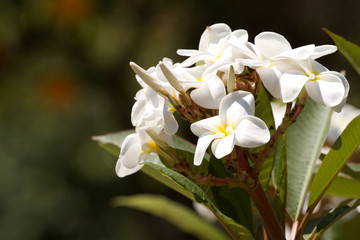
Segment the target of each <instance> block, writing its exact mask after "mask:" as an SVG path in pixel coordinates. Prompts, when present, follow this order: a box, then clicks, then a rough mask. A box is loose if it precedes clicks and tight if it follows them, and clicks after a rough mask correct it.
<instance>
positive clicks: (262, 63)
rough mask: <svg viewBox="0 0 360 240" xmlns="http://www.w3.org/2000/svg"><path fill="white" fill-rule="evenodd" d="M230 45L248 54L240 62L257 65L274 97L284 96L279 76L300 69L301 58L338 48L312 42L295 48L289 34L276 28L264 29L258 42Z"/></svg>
mask: <svg viewBox="0 0 360 240" xmlns="http://www.w3.org/2000/svg"><path fill="white" fill-rule="evenodd" d="M230 43H231V45H233V46H234V47H236V48H238V49H239V50H240V51H242V52H243V53H244V55H245V56H246V57H245V58H242V59H237V60H238V61H239V62H240V64H243V65H246V66H248V67H251V68H254V69H256V71H257V72H258V74H259V75H260V77H261V79H262V82H263V84H264V86H265V88H266V89H267V90H268V91H269V92H270V94H271V95H272V96H274V97H275V98H281V99H282V92H281V86H280V83H279V79H280V78H281V76H282V74H283V73H284V72H287V71H289V70H292V69H297V68H298V66H297V65H298V64H297V62H299V61H307V60H308V59H317V58H319V57H321V56H324V55H327V54H330V53H333V52H335V51H336V49H337V48H336V46H333V45H322V46H315V45H313V44H310V45H306V46H302V47H299V48H295V49H292V47H291V45H290V43H289V42H288V41H287V40H286V38H285V37H284V36H282V35H280V34H277V33H274V32H262V33H260V34H258V35H257V36H256V37H255V41H254V43H255V44H252V43H250V42H248V43H246V44H245V45H244V44H239V43H236V42H234V41H231V42H230Z"/></svg>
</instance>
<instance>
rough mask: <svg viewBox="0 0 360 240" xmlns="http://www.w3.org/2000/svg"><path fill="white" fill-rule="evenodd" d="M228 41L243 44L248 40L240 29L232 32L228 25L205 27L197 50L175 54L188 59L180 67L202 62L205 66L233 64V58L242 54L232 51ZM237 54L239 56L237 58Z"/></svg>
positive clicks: (180, 50)
mask: <svg viewBox="0 0 360 240" xmlns="http://www.w3.org/2000/svg"><path fill="white" fill-rule="evenodd" d="M230 40H231V41H238V42H242V43H245V42H247V40H248V34H247V32H246V31H245V30H242V29H240V30H236V31H234V32H232V31H231V29H230V27H229V26H228V25H226V24H224V23H218V24H214V25H211V26H210V27H207V28H206V30H205V31H204V33H203V34H202V35H201V38H200V43H199V50H185V49H179V50H178V51H177V53H178V54H179V55H181V56H188V57H189V58H188V59H186V60H185V61H184V62H182V65H183V66H186V67H188V66H191V65H193V64H195V63H197V62H200V61H204V63H205V64H206V65H210V64H213V63H215V62H216V63H221V62H227V63H228V64H234V60H235V58H237V57H240V56H242V53H241V52H236V51H234V49H233V47H232V46H231V45H230V44H229V42H228V41H230ZM238 54H241V55H239V56H237V55H238ZM227 69H228V68H227ZM235 70H238V71H242V69H240V68H239V69H238V68H235Z"/></svg>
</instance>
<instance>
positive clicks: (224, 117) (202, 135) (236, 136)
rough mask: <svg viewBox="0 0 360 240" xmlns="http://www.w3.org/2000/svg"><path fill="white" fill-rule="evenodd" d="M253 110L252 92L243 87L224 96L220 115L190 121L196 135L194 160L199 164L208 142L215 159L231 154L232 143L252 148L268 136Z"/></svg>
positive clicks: (264, 141)
mask: <svg viewBox="0 0 360 240" xmlns="http://www.w3.org/2000/svg"><path fill="white" fill-rule="evenodd" d="M254 113H255V100H254V96H253V95H252V94H251V93H249V92H246V91H241V90H240V91H236V92H232V93H230V94H228V95H227V96H226V97H224V98H223V99H222V101H221V103H220V108H219V115H218V116H214V117H210V118H206V119H203V120H200V121H198V122H195V123H193V124H191V126H190V127H191V131H192V132H193V133H194V134H195V135H197V136H199V139H198V142H197V146H196V150H195V156H194V164H195V165H197V166H198V165H200V164H201V162H202V160H203V157H204V155H205V152H206V150H207V148H208V147H209V145H210V144H211V143H212V145H211V150H212V152H213V154H214V156H215V157H216V158H218V159H220V158H223V157H225V156H226V155H228V154H230V153H231V152H232V150H233V148H234V146H235V145H237V146H240V147H245V148H254V147H258V146H260V145H263V144H265V143H266V142H268V141H269V139H270V132H269V130H268V128H267V126H266V124H265V123H264V121H262V120H261V119H259V118H257V117H255V116H253V115H254Z"/></svg>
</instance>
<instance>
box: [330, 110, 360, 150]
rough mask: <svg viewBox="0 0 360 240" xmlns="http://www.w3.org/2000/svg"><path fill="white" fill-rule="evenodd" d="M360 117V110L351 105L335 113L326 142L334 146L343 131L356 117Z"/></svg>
mask: <svg viewBox="0 0 360 240" xmlns="http://www.w3.org/2000/svg"><path fill="white" fill-rule="evenodd" d="M358 115H360V109H358V108H356V107H354V106H353V105H350V104H345V106H344V107H343V109H342V110H341V112H339V113H336V112H334V113H333V114H332V116H331V121H330V127H329V133H328V135H327V139H326V141H327V142H328V143H329V144H330V145H332V144H333V143H334V142H335V141H336V139H337V138H338V137H339V136H340V134H341V133H342V131H344V129H345V128H346V126H347V125H348V124H349V123H350V122H351V120H353V119H354V118H355V117H357V116H358Z"/></svg>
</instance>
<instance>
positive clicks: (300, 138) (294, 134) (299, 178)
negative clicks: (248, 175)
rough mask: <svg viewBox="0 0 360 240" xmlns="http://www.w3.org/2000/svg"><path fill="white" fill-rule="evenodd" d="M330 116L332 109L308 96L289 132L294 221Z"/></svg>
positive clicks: (289, 186) (290, 205)
mask: <svg viewBox="0 0 360 240" xmlns="http://www.w3.org/2000/svg"><path fill="white" fill-rule="evenodd" d="M330 116H331V109H330V108H328V107H324V106H322V105H320V104H317V103H315V102H314V101H313V100H311V99H310V98H308V99H307V101H306V103H305V107H304V110H303V111H302V112H301V113H300V115H299V117H298V118H297V120H296V122H295V123H294V124H293V125H291V126H290V127H289V129H288V131H287V133H286V156H287V173H288V175H287V177H288V178H287V199H286V207H287V209H288V211H289V213H290V216H291V217H292V218H293V220H296V219H297V218H298V217H299V214H300V211H301V208H302V205H303V203H304V200H305V196H306V192H307V188H308V185H309V183H310V180H311V177H312V173H313V170H314V166H315V161H316V160H317V159H318V157H319V155H320V151H321V148H322V146H323V144H324V140H325V137H326V134H327V132H328V128H329V122H330Z"/></svg>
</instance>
